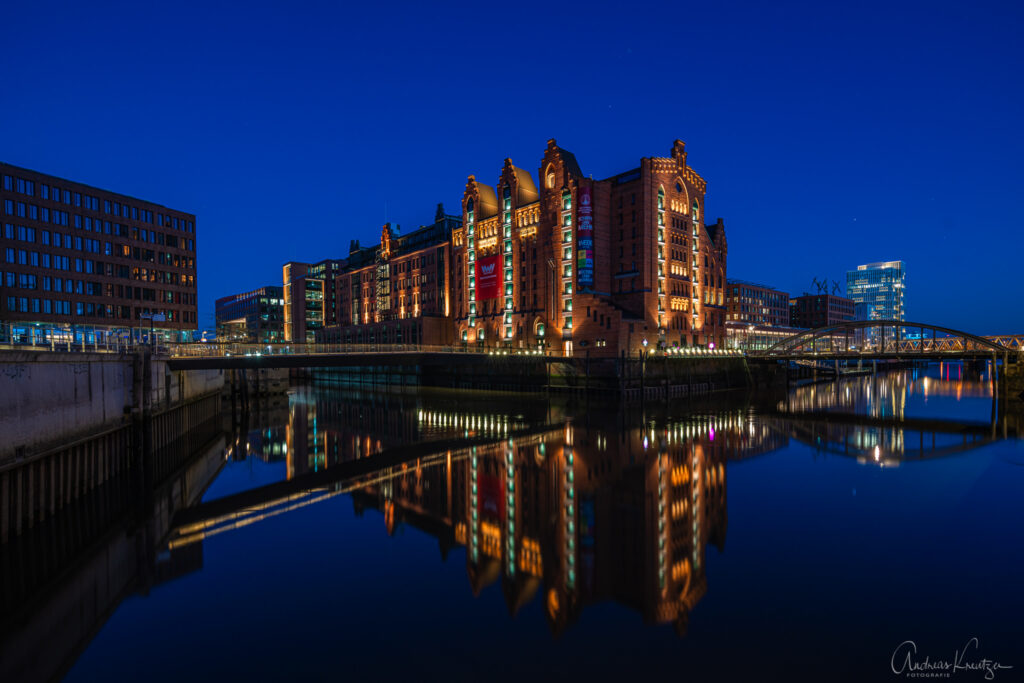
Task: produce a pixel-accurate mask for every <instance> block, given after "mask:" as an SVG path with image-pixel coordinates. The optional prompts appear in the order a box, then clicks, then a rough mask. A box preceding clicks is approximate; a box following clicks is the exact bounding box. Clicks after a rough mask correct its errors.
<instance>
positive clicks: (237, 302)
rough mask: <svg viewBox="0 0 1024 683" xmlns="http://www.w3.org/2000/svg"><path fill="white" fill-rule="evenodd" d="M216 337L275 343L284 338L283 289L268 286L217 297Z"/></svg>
mask: <svg viewBox="0 0 1024 683" xmlns="http://www.w3.org/2000/svg"><path fill="white" fill-rule="evenodd" d="M215 307H216V316H217V339H218V340H220V341H240V342H259V343H274V342H283V341H284V289H283V288H282V287H280V286H274V285H268V286H266V287H260V288H259V289H257V290H253V291H251V292H245V293H243V294H234V295H232V296H226V297H223V298H221V299H217V302H216V304H215Z"/></svg>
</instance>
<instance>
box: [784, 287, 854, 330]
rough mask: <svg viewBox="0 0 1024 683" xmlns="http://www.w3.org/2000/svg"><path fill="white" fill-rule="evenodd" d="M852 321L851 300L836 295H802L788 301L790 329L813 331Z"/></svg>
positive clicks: (852, 305)
mask: <svg viewBox="0 0 1024 683" xmlns="http://www.w3.org/2000/svg"><path fill="white" fill-rule="evenodd" d="M849 320H854V303H853V299H847V298H846V297H845V296H838V295H836V294H804V295H803V296H797V297H793V298H792V299H790V301H789V322H790V326H792V327H800V328H804V329H814V328H816V327H825V326H826V325H835V324H836V323H842V322H847V321H849Z"/></svg>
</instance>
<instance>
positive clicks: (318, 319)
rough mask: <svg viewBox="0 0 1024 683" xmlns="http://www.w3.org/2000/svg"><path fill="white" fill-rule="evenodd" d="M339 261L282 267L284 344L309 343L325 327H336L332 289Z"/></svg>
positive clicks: (339, 264) (340, 263)
mask: <svg viewBox="0 0 1024 683" xmlns="http://www.w3.org/2000/svg"><path fill="white" fill-rule="evenodd" d="M341 267H342V261H341V260H339V259H325V260H323V261H319V262H317V263H302V262H299V261H289V262H288V263H286V264H284V268H283V276H284V278H283V279H284V340H285V341H287V342H294V343H299V344H306V343H312V342H314V341H315V340H316V334H317V332H319V331H322V330H323V329H324V327H325V326H326V325H334V324H336V323H337V311H338V308H337V301H336V300H335V298H334V295H335V289H334V287H332V286H331V283H333V282H334V278H335V277H337V275H338V273H339V272H340V271H341Z"/></svg>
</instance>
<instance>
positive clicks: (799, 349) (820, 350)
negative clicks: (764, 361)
mask: <svg viewBox="0 0 1024 683" xmlns="http://www.w3.org/2000/svg"><path fill="white" fill-rule="evenodd" d="M915 333H916V334H915ZM1022 342H1024V335H1015V336H1013V335H1004V336H1000V337H980V336H978V335H975V334H971V333H970V332H964V331H962V330H954V329H952V328H949V327H942V326H940V325H929V324H928V323H918V322H909V321H901V320H851V321H847V322H842V323H836V324H834V325H827V326H825V327H818V328H815V329H813V330H805V331H803V332H799V333H797V334H794V335H792V336H790V337H786V338H785V339H783V340H781V341H779V342H777V343H775V344H773V345H772V346H770V347H768V348H767V349H765V350H764V351H761V352H757V353H753V354H751V355H755V356H763V357H771V358H821V357H870V358H928V359H933V358H939V359H943V358H950V359H951V358H967V359H970V358H976V359H988V358H992V357H993V356H995V357H997V358H1002V359H1007V358H1008V357H1009V356H1010V355H1011V354H1012V355H1014V356H1016V355H1017V354H1019V353H1022V352H1024V346H1022Z"/></svg>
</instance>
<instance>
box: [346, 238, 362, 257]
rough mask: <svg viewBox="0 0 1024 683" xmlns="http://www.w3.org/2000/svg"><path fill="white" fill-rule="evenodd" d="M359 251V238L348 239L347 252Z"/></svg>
mask: <svg viewBox="0 0 1024 683" xmlns="http://www.w3.org/2000/svg"><path fill="white" fill-rule="evenodd" d="M357 251H359V240H350V241H349V243H348V253H349V254H354V253H356V252H357Z"/></svg>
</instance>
